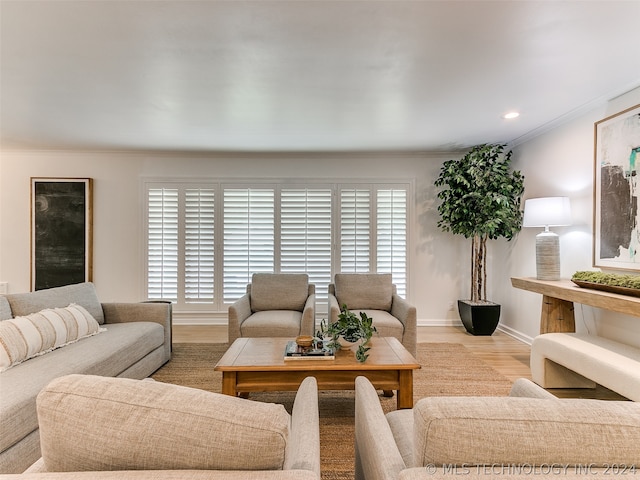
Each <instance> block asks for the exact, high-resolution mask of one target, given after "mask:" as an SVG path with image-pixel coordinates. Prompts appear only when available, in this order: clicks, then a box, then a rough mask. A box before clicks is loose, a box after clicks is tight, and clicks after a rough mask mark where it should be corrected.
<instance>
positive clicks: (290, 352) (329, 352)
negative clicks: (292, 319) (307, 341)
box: [284, 340, 336, 360]
mask: <svg viewBox="0 0 640 480" xmlns="http://www.w3.org/2000/svg"><path fill="white" fill-rule="evenodd" d="M335 358H336V357H335V352H334V350H333V349H332V348H327V347H323V348H314V347H313V346H311V347H301V346H300V345H298V344H297V343H296V342H295V340H291V341H289V342H287V346H286V347H285V349H284V359H285V360H335Z"/></svg>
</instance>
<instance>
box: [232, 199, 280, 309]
mask: <svg viewBox="0 0 640 480" xmlns="http://www.w3.org/2000/svg"><path fill="white" fill-rule="evenodd" d="M274 234H275V218H274V190H273V188H225V190H224V239H223V242H224V302H225V303H231V302H233V301H235V300H237V299H238V298H240V297H241V296H242V295H244V294H245V292H246V288H247V283H249V282H250V281H251V275H252V274H254V273H261V272H273V271H274V266H275V265H274V240H275V238H274Z"/></svg>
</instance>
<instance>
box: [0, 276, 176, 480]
mask: <svg viewBox="0 0 640 480" xmlns="http://www.w3.org/2000/svg"><path fill="white" fill-rule="evenodd" d="M73 303H75V304H78V305H81V306H82V307H84V308H85V309H86V310H87V311H88V312H89V313H91V315H92V316H93V317H94V318H95V319H96V320H97V321H98V323H99V324H100V327H101V328H102V329H104V330H105V331H103V332H101V333H99V334H97V335H94V336H90V337H87V338H83V339H81V340H79V341H77V342H76V343H71V344H69V345H66V346H63V347H61V348H58V349H56V350H53V351H51V352H48V353H45V354H43V355H41V356H36V357H34V358H31V359H29V360H26V361H24V362H23V363H20V364H18V365H15V366H12V367H11V368H9V369H8V370H6V371H4V372H2V373H0V432H1V433H0V473H19V472H23V471H24V470H25V469H26V468H28V467H29V466H30V465H31V464H32V463H33V462H35V461H36V460H37V459H38V458H39V457H40V441H39V432H38V420H37V415H36V396H37V395H38V393H39V392H40V390H42V389H43V388H44V387H45V386H46V385H47V384H48V383H49V382H51V381H52V380H54V379H56V378H58V377H61V376H64V375H68V374H73V373H81V374H92V375H101V376H107V377H127V378H135V379H142V378H145V377H147V376H149V375H150V374H151V373H153V372H154V371H155V370H157V369H158V368H159V367H160V366H162V365H163V364H164V363H165V362H167V361H168V360H169V359H170V358H171V304H168V303H164V302H159V303H100V301H99V300H98V296H97V294H96V290H95V287H94V285H93V284H92V283H89V282H86V283H81V284H76V285H69V286H64V287H57V288H51V289H47V290H40V291H37V292H30V293H18V294H9V295H5V296H0V321H2V320H7V319H12V318H13V317H23V316H27V315H30V314H34V313H36V312H40V311H42V310H45V309H49V308H62V307H68V306H69V305H70V304H73Z"/></svg>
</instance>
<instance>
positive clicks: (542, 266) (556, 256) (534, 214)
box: [522, 197, 571, 280]
mask: <svg viewBox="0 0 640 480" xmlns="http://www.w3.org/2000/svg"><path fill="white" fill-rule="evenodd" d="M564 225H571V204H570V203H569V198H568V197H543V198H530V199H529V200H526V201H525V202H524V219H523V221H522V226H523V227H544V232H541V233H539V234H538V235H536V273H537V278H538V280H560V237H558V235H556V234H555V233H553V232H551V231H549V227H559V226H564Z"/></svg>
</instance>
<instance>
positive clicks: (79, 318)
mask: <svg viewBox="0 0 640 480" xmlns="http://www.w3.org/2000/svg"><path fill="white" fill-rule="evenodd" d="M103 331H106V329H104V328H101V327H100V325H99V324H98V322H97V320H96V319H95V318H93V316H92V315H91V314H90V313H89V312H88V311H87V310H86V309H85V308H84V307H82V306H80V305H77V304H75V303H72V304H70V305H69V306H68V307H65V308H48V309H46V310H42V311H40V312H38V313H32V314H31V315H26V316H24V317H15V318H11V319H9V320H2V321H0V372H4V371H5V370H7V369H8V368H11V367H12V366H14V365H17V364H19V363H21V362H24V361H25V360H28V359H29V358H33V357H36V356H38V355H42V354H44V353H47V352H50V351H52V350H55V349H56V348H60V347H63V346H65V345H68V344H70V343H73V342H77V341H78V340H80V339H82V338H85V337H89V336H91V335H95V334H97V333H100V332H103Z"/></svg>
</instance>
